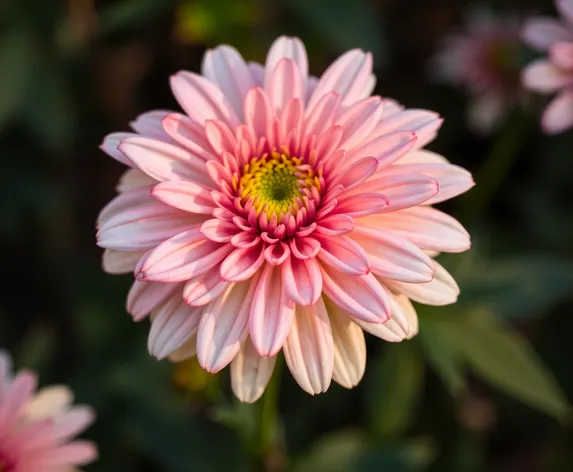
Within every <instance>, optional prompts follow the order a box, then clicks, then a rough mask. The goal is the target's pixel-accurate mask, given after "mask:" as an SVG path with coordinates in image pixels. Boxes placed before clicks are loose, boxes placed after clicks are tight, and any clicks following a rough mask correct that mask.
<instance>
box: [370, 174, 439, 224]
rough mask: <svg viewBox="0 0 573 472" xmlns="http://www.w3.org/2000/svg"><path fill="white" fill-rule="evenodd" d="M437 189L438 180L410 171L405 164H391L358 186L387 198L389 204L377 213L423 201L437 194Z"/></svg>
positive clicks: (418, 203) (388, 211) (391, 210)
mask: <svg viewBox="0 0 573 472" xmlns="http://www.w3.org/2000/svg"><path fill="white" fill-rule="evenodd" d="M398 167H399V169H398ZM403 167H406V169H405V171H402V168H403ZM388 171H391V173H388ZM438 189H439V186H438V182H437V181H436V180H435V179H433V178H432V177H428V176H426V175H422V174H420V173H419V172H418V173H414V172H410V171H409V167H407V166H393V167H391V168H390V169H388V170H387V171H385V173H384V174H382V175H381V176H380V177H378V178H376V179H370V180H369V181H368V182H366V183H365V184H364V185H363V186H362V187H361V188H360V190H365V191H368V190H370V191H375V192H380V193H383V194H384V196H385V197H386V198H387V199H388V202H389V204H388V205H387V206H386V207H385V208H383V209H381V210H380V211H379V213H390V212H393V211H398V210H402V209H404V208H410V207H413V206H416V205H420V204H421V203H425V202H427V201H429V200H430V198H432V197H434V196H435V195H437V193H438V191H439V190H438Z"/></svg>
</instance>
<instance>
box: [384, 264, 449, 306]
mask: <svg viewBox="0 0 573 472" xmlns="http://www.w3.org/2000/svg"><path fill="white" fill-rule="evenodd" d="M434 266H435V268H436V273H435V275H434V278H433V279H432V281H431V282H427V283H423V284H407V283H404V282H396V281H393V280H388V279H385V280H384V284H385V285H387V286H388V287H389V288H390V289H392V291H394V292H398V293H402V294H403V295H405V296H407V297H408V298H411V299H412V300H414V301H415V302H418V303H423V304H425V305H435V306H443V305H450V304H452V303H455V302H456V301H457V299H458V295H459V294H460V289H459V287H458V284H457V283H456V281H455V280H454V278H453V277H452V276H451V275H450V273H449V272H448V271H447V270H446V269H444V268H443V267H442V266H441V265H440V264H439V263H437V262H436V261H434Z"/></svg>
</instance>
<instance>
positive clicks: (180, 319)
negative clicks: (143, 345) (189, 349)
mask: <svg viewBox="0 0 573 472" xmlns="http://www.w3.org/2000/svg"><path fill="white" fill-rule="evenodd" d="M203 309H204V307H202V306H200V307H192V306H189V305H187V303H185V300H183V299H182V298H177V297H174V298H171V299H170V300H169V301H168V302H167V303H165V304H164V305H162V306H161V307H160V308H159V309H158V310H157V312H156V313H155V315H156V316H155V318H154V319H153V323H152V324H151V330H150V332H149V339H148V342H147V346H148V349H149V353H150V354H151V355H152V356H155V357H157V359H159V360H161V359H165V358H166V357H167V356H169V355H170V354H172V353H173V352H175V351H176V350H177V349H179V348H180V347H181V346H182V345H183V344H184V343H185V342H186V341H187V340H188V339H189V338H190V337H191V336H192V335H193V334H194V333H195V331H196V330H197V326H198V325H199V320H200V318H201V314H202V313H203Z"/></svg>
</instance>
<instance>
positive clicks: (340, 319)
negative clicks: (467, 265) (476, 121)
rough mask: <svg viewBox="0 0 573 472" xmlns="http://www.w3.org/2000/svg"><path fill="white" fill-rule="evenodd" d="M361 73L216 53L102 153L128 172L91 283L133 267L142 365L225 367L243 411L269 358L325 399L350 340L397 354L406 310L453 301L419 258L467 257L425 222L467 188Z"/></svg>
mask: <svg viewBox="0 0 573 472" xmlns="http://www.w3.org/2000/svg"><path fill="white" fill-rule="evenodd" d="M374 82H375V79H374V76H373V75H372V58H371V55H370V54H369V53H365V52H363V51H360V50H353V51H349V52H347V53H346V54H344V55H342V56H341V57H340V58H339V59H337V60H336V61H335V62H334V64H332V65H331V66H330V67H329V68H328V70H327V71H326V72H325V73H324V74H323V75H322V77H321V78H320V79H316V78H314V77H312V76H309V75H308V63H307V56H306V52H305V49H304V46H303V45H302V43H301V42H300V40H298V39H292V38H286V37H282V38H279V39H278V40H276V41H275V43H274V44H273V46H272V47H271V49H270V52H269V54H268V56H267V60H266V64H265V66H264V67H263V66H261V65H259V64H254V63H250V64H247V63H245V62H244V60H243V59H242V58H241V56H240V55H239V53H238V52H237V51H236V50H235V49H233V48H231V47H229V46H220V47H218V48H216V49H214V50H212V51H209V52H207V54H206V56H205V59H204V61H203V75H202V76H201V75H198V74H194V73H191V72H179V73H178V74H176V75H174V76H173V77H172V79H171V86H172V89H173V93H174V94H175V96H176V97H177V100H178V101H179V103H180V105H181V107H182V108H183V109H184V111H185V114H180V113H170V112H166V111H156V112H150V113H146V114H144V115H142V116H140V117H139V118H138V119H137V120H136V121H135V122H134V123H132V127H133V128H134V130H135V133H116V134H112V135H110V136H108V137H107V138H106V139H105V141H104V143H103V146H102V147H103V149H104V151H106V152H107V153H108V154H109V155H111V156H112V157H115V158H116V159H117V160H119V161H120V162H122V163H124V164H126V165H128V166H130V167H132V169H130V170H128V171H127V172H126V174H124V176H123V177H122V179H121V182H120V184H119V187H118V191H119V192H120V195H119V196H117V197H116V198H115V199H114V200H113V201H112V202H111V203H110V204H109V205H108V206H107V207H106V208H104V210H103V211H102V212H101V214H100V217H99V223H98V226H99V230H98V236H97V237H98V244H99V245H100V246H101V247H103V248H106V252H105V254H104V268H105V269H106V270H107V271H108V272H111V273H122V272H131V271H133V270H135V276H136V280H135V282H134V284H133V286H132V288H131V292H130V294H129V296H128V301H127V309H128V311H129V312H130V313H131V314H132V315H133V317H134V319H135V320H141V319H143V318H144V317H145V316H146V315H147V314H148V313H150V312H151V318H152V327H151V332H150V335H149V350H150V352H151V354H153V355H155V356H156V357H158V358H159V359H162V358H165V357H168V356H171V358H172V359H173V360H181V359H184V358H187V357H190V356H193V355H195V354H196V355H197V358H198V361H199V363H200V364H201V366H203V368H204V369H206V370H207V371H209V372H217V371H219V370H221V369H223V368H224V367H225V366H227V365H228V364H229V363H231V377H232V387H233V390H234V392H235V394H236V395H237V396H238V397H239V398H240V399H241V400H243V401H255V400H256V399H257V398H258V397H259V396H260V395H261V393H262V392H263V390H264V389H265V386H266V384H267V382H268V380H269V378H270V376H271V373H272V371H273V368H274V365H275V360H276V356H277V354H278V353H279V351H281V349H282V351H283V352H284V356H285V359H286V363H287V365H288V367H289V369H290V371H291V373H292V375H293V376H294V378H295V379H296V381H297V382H298V383H299V384H300V386H301V387H302V388H303V389H304V390H306V391H307V392H309V393H311V394H315V393H319V392H324V391H326V389H327V388H328V386H329V385H330V382H331V379H334V380H335V381H337V382H338V383H340V384H341V385H343V386H345V387H348V388H350V387H352V386H354V385H356V384H357V383H358V382H359V380H360V378H361V377H362V374H363V372H364V367H365V363H366V348H365V343H364V335H363V332H362V330H366V331H368V332H370V333H372V334H374V335H376V336H379V337H381V338H383V339H386V340H388V341H393V342H396V341H401V340H403V339H404V338H406V337H408V336H412V335H414V334H415V333H416V330H417V319H416V314H415V310H414V308H413V307H412V304H411V303H410V299H413V300H416V301H419V302H422V303H429V304H435V305H440V304H448V303H452V302H454V301H455V300H456V297H457V295H458V288H457V286H456V283H455V282H454V280H453V279H452V277H451V276H450V275H449V274H448V273H447V272H446V271H445V270H444V269H443V268H442V267H441V266H440V265H439V264H438V263H436V262H434V261H433V260H432V259H431V257H430V256H429V255H428V254H427V253H426V252H425V251H432V252H433V251H450V252H458V251H464V250H466V249H468V248H469V246H470V241H469V236H468V234H467V232H466V231H465V230H464V229H463V228H462V226H461V225H460V224H459V223H458V222H457V221H456V220H454V219H453V218H451V217H449V216H447V215H445V214H444V213H442V212H440V211H438V210H436V209H433V208H431V207H430V205H431V204H433V203H438V202H441V201H443V200H446V199H449V198H451V197H454V196H455V195H458V194H460V193H462V192H465V191H466V190H468V189H469V188H470V187H471V186H472V185H473V181H472V178H471V175H470V174H469V173H468V172H467V171H465V170H464V169H461V168H460V167H456V166H454V165H451V164H449V163H448V162H447V161H446V160H445V159H444V158H443V157H441V156H438V155H436V154H434V153H432V152H429V151H424V150H421V148H422V147H423V146H424V145H425V144H426V143H428V142H429V141H431V140H432V139H433V138H434V136H435V135H436V131H437V129H438V128H439V126H440V124H441V119H440V118H439V117H438V115H437V114H435V113H432V112H429V111H424V110H404V109H403V107H401V106H399V105H398V104H396V103H395V102H393V101H390V100H383V99H382V98H380V97H370V94H371V92H372V90H373V88H374Z"/></svg>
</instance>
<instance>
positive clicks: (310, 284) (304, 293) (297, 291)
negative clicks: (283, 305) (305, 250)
mask: <svg viewBox="0 0 573 472" xmlns="http://www.w3.org/2000/svg"><path fill="white" fill-rule="evenodd" d="M282 280H283V284H284V288H285V291H286V293H287V295H288V296H289V297H290V299H291V300H292V301H293V302H295V303H296V304H298V305H314V304H315V303H316V302H317V301H318V298H319V297H320V294H321V293H322V275H321V273H320V266H319V265H318V263H317V262H316V260H314V259H305V260H302V259H298V258H297V257H292V256H291V257H288V258H287V259H286V260H285V262H284V263H283V265H282Z"/></svg>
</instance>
